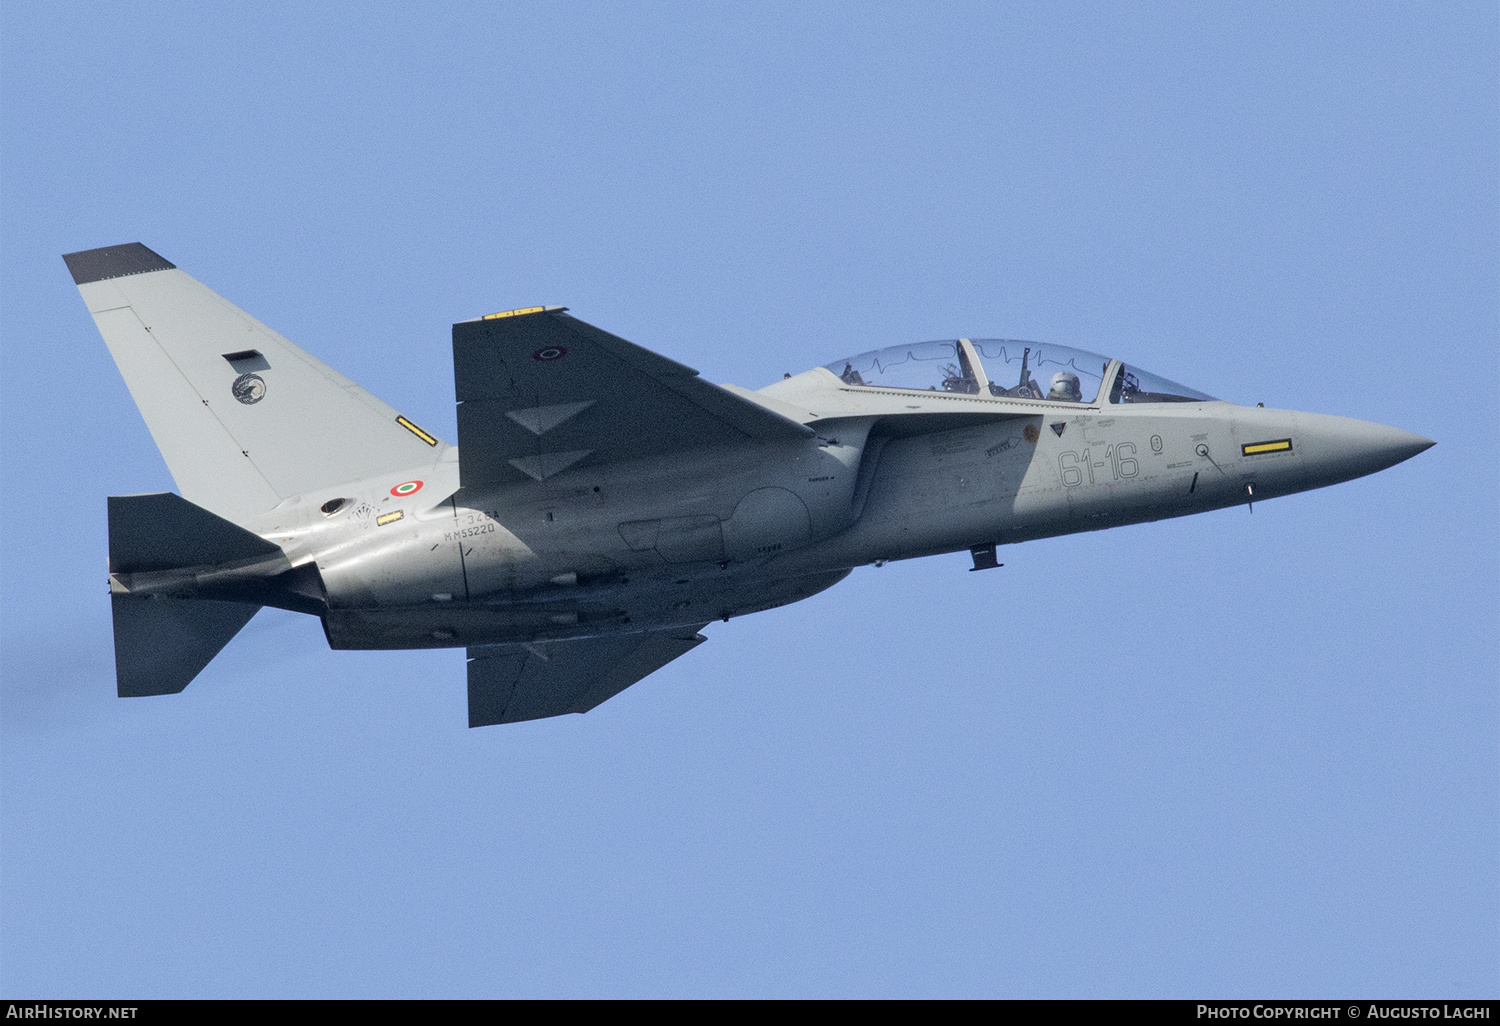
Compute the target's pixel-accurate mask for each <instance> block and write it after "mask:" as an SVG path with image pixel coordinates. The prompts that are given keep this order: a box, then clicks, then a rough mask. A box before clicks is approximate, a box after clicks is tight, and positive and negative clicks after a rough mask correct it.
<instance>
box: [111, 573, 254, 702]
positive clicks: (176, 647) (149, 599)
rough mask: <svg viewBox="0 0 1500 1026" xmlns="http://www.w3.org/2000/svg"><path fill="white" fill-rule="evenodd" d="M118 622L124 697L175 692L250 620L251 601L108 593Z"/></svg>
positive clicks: (118, 671) (118, 677)
mask: <svg viewBox="0 0 1500 1026" xmlns="http://www.w3.org/2000/svg"><path fill="white" fill-rule="evenodd" d="M110 605H111V606H112V610H111V611H112V613H113V614H114V622H115V685H116V687H117V689H118V691H119V695H120V697H121V698H139V697H142V696H145V695H175V694H176V693H177V692H179V691H181V690H182V689H183V688H185V687H187V686H188V685H189V684H190V683H192V680H193V678H194V677H196V676H198V673H199V671H201V670H202V669H203V668H204V667H205V666H207V665H208V664H209V661H210V660H211V659H213V657H214V656H216V655H218V654H219V650H220V649H222V648H223V647H224V646H225V645H227V644H229V640H230V639H231V638H233V637H234V636H235V635H236V634H238V633H239V632H240V628H241V627H243V626H245V624H247V623H249V622H250V618H251V617H252V616H254V615H255V614H256V613H257V612H258V611H259V610H260V606H257V605H252V604H250V603H247V602H215V601H205V600H202V599H187V600H183V599H170V598H159V597H156V596H151V595H120V594H115V595H111V596H110Z"/></svg>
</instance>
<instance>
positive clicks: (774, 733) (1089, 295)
mask: <svg viewBox="0 0 1500 1026" xmlns="http://www.w3.org/2000/svg"><path fill="white" fill-rule="evenodd" d="M3 15H4V17H3V23H0V28H3V32H0V54H3V62H0V132H3V136H0V142H3V146H0V232H3V246H0V290H3V304H0V390H3V392H0V395H3V404H0V431H3V434H0V438H3V453H0V456H3V466H4V472H5V478H6V480H7V481H8V482H9V484H10V488H9V490H8V495H9V500H8V501H6V502H5V503H4V504H3V507H0V508H3V511H4V512H3V518H4V523H3V531H0V573H3V580H0V612H3V616H0V643H3V648H0V741H3V744H0V992H3V993H4V994H6V995H11V996H19V995H28V996H29V995H66V996H93V997H100V996H106V995H108V996H132V997H169V996H529V995H558V996H607V995H624V996H629V995H684V996H691V995H709V996H734V995H771V996H782V995H785V996H798V995H811V996H854V995H872V996H924V995H955V996H970V995H974V996H981V995H982V996H1184V997H1187V996H1202V995H1214V996H1235V995H1244V996H1319V995H1341V994H1342V995H1347V994H1365V995H1371V996H1391V997H1395V996H1451V997H1460V996H1477V995H1491V996H1492V995H1494V993H1495V992H1496V990H1497V983H1500V980H1497V968H1496V967H1497V965H1500V933H1497V923H1500V772H1497V770H1500V758H1497V755H1500V745H1497V738H1500V700H1497V698H1500V696H1497V691H1500V687H1497V685H1500V657H1497V646H1496V641H1495V638H1496V625H1497V616H1496V612H1497V602H1496V597H1497V596H1496V590H1497V582H1500V574H1497V570H1500V552H1497V520H1500V517H1497V508H1500V492H1497V460H1496V443H1497V440H1500V439H1497V423H1500V419H1497V414H1500V409H1497V402H1496V389H1497V386H1500V374H1497V370H1500V366H1497V352H1500V350H1497V340H1500V286H1497V269H1500V198H1497V197H1500V188H1497V186H1500V174H1497V166H1500V159H1497V157H1500V146H1497V139H1500V132H1497V128H1500V125H1497V121H1500V115H1497V111H1500V102H1497V101H1500V95H1497V94H1500V88H1497V81H1500V75H1497V68H1500V61H1497V53H1500V46H1497V43H1500V31H1497V29H1500V20H1497V15H1496V12H1495V10H1494V7H1493V5H1488V4H1443V5H1432V4H1386V5H1378V6H1377V5H1365V4H1320V5H1309V4H1296V3H1287V4H1271V3H1265V4H1256V5H1206V4H1181V5H1161V4H1154V5H1151V4H1137V3H1131V4H1117V5H1108V4H1078V5H1065V4H1046V5H1021V6H1005V5H999V4H973V5H963V4H945V5H933V4H911V5H888V4H855V5H837V4H820V5H795V4H784V5H776V4H737V5H732V6H731V5H724V6H723V7H720V8H717V9H716V8H712V7H708V6H705V5H687V4H679V5H665V4H661V5H609V4H582V3H579V4H558V5H541V4H536V5H454V6H448V7H445V6H440V5H394V4H391V5H368V6H352V5H338V4H327V5H291V4H283V5H277V4H266V5H256V6H255V8H254V10H244V11H238V12H236V11H231V10H230V9H229V8H227V7H225V6H223V5H192V4H161V3H157V4H149V5H145V4H141V5H132V4H68V3H59V4H47V5H27V4H19V3H15V2H11V3H7V4H5V6H4V8H3ZM135 240H139V241H141V242H144V243H145V244H146V245H148V246H150V247H152V248H153V249H156V250H158V251H159V252H161V253H162V254H163V255H164V256H166V257H167V258H168V259H170V260H172V261H174V262H176V263H177V264H179V265H180V266H182V267H183V268H184V269H185V270H186V271H188V273H190V274H192V275H193V276H195V277H197V278H198V279H199V280H201V281H203V282H205V283H206V284H208V285H209V286H210V287H211V288H214V289H216V290H218V291H219V292H221V293H222V294H224V295H225V296H226V297H227V298H228V299H230V300H231V301H232V302H234V303H236V304H238V305H240V306H242V307H244V308H245V309H247V310H249V311H251V312H253V313H254V314H256V315H257V316H258V317H260V318H261V319H262V320H264V321H265V322H267V323H268V324H270V325H272V326H274V327H276V328H277V329H279V330H280V331H282V332H283V333H285V334H286V335H287V336H288V337H290V338H292V339H293V340H294V341H296V342H298V343H299V344H300V345H302V346H303V347H304V348H306V349H308V350H310V351H311V352H313V353H314V354H316V355H317V356H319V357H320V358H322V359H324V360H325V361H326V362H328V363H330V364H332V365H333V366H335V367H337V368H339V369H340V370H341V371H343V372H344V373H346V374H347V375H349V376H350V377H352V378H353V379H355V380H356V381H359V382H360V383H361V384H363V385H364V386H365V387H367V388H369V389H370V390H371V391H373V392H375V393H376V394H377V395H380V396H381V397H382V398H384V399H386V400H387V401H389V402H391V403H393V404H394V405H396V406H398V407H399V408H400V409H402V410H403V411H404V412H407V413H408V414H409V415H411V416H412V417H413V418H414V419H416V420H417V421H418V422H419V423H422V424H423V425H424V426H427V427H429V428H431V429H433V430H437V431H438V432H439V433H441V434H444V435H445V436H446V437H448V438H450V439H451V438H453V437H454V435H455V430H454V423H455V416H454V407H453V386H452V368H451V351H450V339H449V325H450V324H451V323H452V322H454V321H456V320H461V319H465V318H468V317H472V316H476V315H478V314H481V313H484V312H487V311H490V310H496V309H505V308H509V307H517V306H524V305H531V304H535V303H560V304H565V305H567V306H569V307H571V308H572V310H573V311H574V313H575V314H577V315H578V316H580V317H582V318H584V319H585V320H588V321H590V322H592V323H595V324H598V325H600V326H602V327H605V328H608V329H609V330H611V331H614V332H616V333H618V334H620V335H622V336H624V337H626V338H629V339H631V340H632V341H635V342H638V343H640V344H642V345H646V346H648V347H651V348H653V349H656V350H658V351H660V352H663V353H666V354H668V355H670V356H672V357H674V358H676V359H678V360H681V361H683V362H685V363H688V364H689V365H691V366H694V367H697V368H699V369H700V370H702V371H703V373H704V374H705V375H706V376H707V377H708V378H710V379H711V380H714V381H732V382H735V383H738V384H742V385H746V386H750V387H759V386H761V385H764V384H767V383H769V382H770V381H773V380H776V379H778V378H780V376H781V374H782V373H783V372H784V371H793V372H795V371H800V370H803V369H806V368H807V367H810V366H813V365H816V364H822V363H827V362H829V361H831V360H834V359H836V358H838V357H840V356H842V355H846V354H850V353H856V352H860V351H863V350H867V349H872V348H876V347H878V346H884V345H894V344H898V343H903V342H910V341H917V340H921V339H930V338H945V337H954V336H959V335H968V336H976V337H1009V338H1029V339H1038V340H1042V341H1049V342H1055V343H1061V344H1068V345H1075V346H1079V347H1082V348H1085V349H1090V350H1095V351H1099V352H1104V353H1108V354H1111V355H1115V356H1119V357H1122V358H1124V359H1126V360H1129V361H1131V362H1133V363H1136V364H1139V365H1141V366H1144V367H1146V368H1148V369H1150V370H1153V371H1156V372H1158V373H1160V374H1163V375H1165V376H1167V377H1169V378H1173V379H1175V380H1178V381H1182V382H1184V383H1187V384H1189V385H1192V386H1194V387H1196V388H1200V389H1202V390H1204V391H1207V392H1210V393H1213V394H1215V395H1219V396H1223V397H1225V398H1228V399H1232V400H1235V401H1238V402H1244V403H1255V402H1265V403H1266V404H1267V405H1268V406H1280V407H1287V408H1295V409H1307V410H1316V411H1319V412H1325V413H1334V414H1341V415H1345V416H1354V417H1359V418H1362V419H1367V420H1374V421H1380V422H1383V423H1388V424H1393V425H1396V426H1399V427H1402V428H1406V429H1408V430H1412V431H1416V432H1419V433H1421V434H1424V435H1427V436H1428V437H1430V438H1433V439H1435V440H1437V442H1438V445H1437V446H1436V448H1434V449H1432V450H1430V451H1429V452H1427V453H1424V454H1423V455H1421V456H1419V457H1417V458H1416V459H1414V460H1412V461H1410V462H1409V463H1406V464H1403V465H1401V466H1399V467H1396V468H1394V469H1392V470H1388V471H1386V472H1383V473H1381V474H1378V475H1375V476H1373V477H1370V478H1365V479H1362V480H1360V481H1356V482H1352V483H1348V484H1345V485H1340V486H1338V487H1335V488H1332V489H1326V490H1322V491H1318V492H1312V493H1308V494H1304V495H1300V496H1294V497H1290V498H1286V499H1280V500H1276V501H1274V502H1268V503H1264V504H1258V505H1257V506H1256V509H1255V511H1254V513H1253V514H1250V513H1248V512H1246V511H1245V510H1244V509H1237V510H1228V511H1223V512H1219V513H1214V514H1208V515H1202V516H1198V517H1193V518H1187V519H1183V520H1177V521H1168V522H1164V523H1158V524H1152V525H1145V526H1139V527H1132V528H1124V529H1118V530H1113V531H1108V532H1102V533H1098V534H1089V535H1077V536H1072V537H1068V538H1060V539H1053V540H1049V541H1044V542H1035V543H1029V544H1026V545H1023V546H1019V547H1016V548H1012V549H1009V550H1006V551H1004V552H1003V553H1002V554H1001V557H1000V558H1001V559H1002V561H1004V562H1005V563H1006V567H1005V569H1004V570H1001V571H995V572H991V573H985V574H968V573H965V572H964V570H965V568H966V565H967V559H966V557H964V556H961V555H953V556H946V557H937V558H932V559H928V560H922V561H915V562H909V563H898V564H891V565H887V566H885V567H883V568H880V569H875V568H864V569H861V570H857V571H856V572H855V573H854V574H853V576H852V577H850V578H849V580H847V581H846V582H844V583H843V584H841V585H839V586H838V587H837V588H835V589H833V590H832V591H829V592H826V593H824V594H822V595H820V596H817V597H815V598H814V599H811V600H809V601H807V602H804V603H801V604H799V605H796V606H792V607H788V608H784V609H779V610H775V611H772V612H769V613H764V614H758V615H757V616H754V617H748V618H745V619H742V620H736V621H734V622H732V623H730V624H719V625H715V626H713V627H710V628H709V629H708V631H707V632H706V633H707V634H708V636H709V639H710V640H709V642H708V643H707V644H706V645H703V646H701V647H700V648H699V649H697V650H696V651H694V652H693V653H691V654H690V655H689V656H687V657H685V658H683V659H682V660H680V661H678V662H676V663H673V664H671V665H670V666H668V667H667V668H666V669H664V670H662V671H661V672H660V673H658V674H657V675H655V676H653V677H651V678H649V679H648V680H647V681H645V682H643V683H641V684H640V685H637V686H636V687H634V688H632V689H630V690H629V691H627V692H625V693H624V694H622V695H621V696H620V697H619V698H617V699H615V700H613V701H611V702H609V703H608V704H606V705H604V706H602V707H600V708H599V709H598V710H596V711H595V712H593V713H591V714H589V715H588V716H584V717H566V718H562V719H556V720H548V721H541V722H537V723H531V724H523V725H517V726H511V727H496V728H485V729H480V730H469V729H468V728H467V727H466V726H465V714H464V689H463V659H462V653H461V652H458V651H452V652H423V653H347V652H344V653H335V652H330V651H328V649H327V646H326V643H325V641H324V638H323V635H322V631H321V630H320V628H319V626H318V624H317V622H316V621H314V620H312V619H310V618H307V617H300V616H297V615H295V614H291V613H283V612H278V611H275V610H267V611H264V612H262V613H261V614H260V615H258V616H257V617H256V619H255V620H254V621H252V622H251V624H250V625H249V627H247V628H246V630H245V631H244V632H243V633H242V634H241V635H240V637H239V638H237V639H236V640H235V641H234V642H233V643H232V644H231V645H230V646H229V647H228V648H227V649H226V650H225V651H224V652H223V653H222V654H221V656H220V657H219V658H218V659H217V660H216V661H215V662H214V663H213V664H212V665H211V666H210V667H209V668H208V669H207V670H206V671H205V672H204V673H203V675H202V676H200V677H199V678H198V680H197V681H196V682H195V683H194V684H193V685H192V686H191V687H190V688H189V689H188V690H187V691H186V692H184V693H183V694H182V695H180V696H176V697H171V698H162V699H152V700H131V701H122V700H119V699H116V698H115V697H114V682H113V666H112V648H111V637H110V622H109V608H108V602H107V596H106V589H105V585H104V579H105V573H106V563H105V552H106V547H105V519H104V497H105V496H106V495H109V494H119V493H131V492H144V491H156V490H167V489H171V488H172V482H171V479H170V477H169V476H168V475H167V472H166V469H165V466H164V465H163V463H162V462H161V459H160V457H159V456H158V455H157V453H156V450H155V448H154V446H153V445H152V443H151V440H150V437H149V435H148V434H147V432H146V430H145V427H144V424H143V423H142V422H141V420H140V418H139V416H138V415H137V413H136V412H135V409H134V407H133V405H132V403H131V401H130V398H129V395H128V393H127V392H126V390H125V388H124V385H123V383H122V382H121V381H120V379H119V377H118V375H117V373H116V372H115V369H114V367H113V365H112V364H111V362H110V360H109V356H108V353H107V351H106V350H105V348H104V346H103V343H102V342H101V340H100V339H99V336H98V333H97V332H96V330H95V329H94V327H93V324H92V322H91V321H90V319H89V317H88V315H87V313H86V311H85V310H84V308H83V305H82V302H81V301H80V300H79V298H78V295H77V292H76V290H75V289H74V287H73V285H72V283H71V281H70V279H69V277H68V275H67V273H66V270H65V268H64V266H63V264H62V261H61V260H60V259H59V254H61V253H64V252H70V251H73V250H78V249H85V248H90V247H94V246H102V245H108V244H112V243H118V242H127V241H135Z"/></svg>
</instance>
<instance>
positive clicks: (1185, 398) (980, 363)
mask: <svg viewBox="0 0 1500 1026" xmlns="http://www.w3.org/2000/svg"><path fill="white" fill-rule="evenodd" d="M826 366H827V368H828V370H830V371H832V372H833V373H834V374H837V375H838V376H839V378H840V379H841V380H842V381H843V382H844V384H846V385H855V386H864V387H866V388H901V389H909V390H914V391H919V392H950V393H956V394H960V395H974V396H980V395H989V396H993V397H995V398H1009V399H1041V400H1045V401H1049V402H1062V403H1092V402H1096V401H1098V399H1099V398H1100V389H1101V388H1102V387H1104V385H1105V382H1106V381H1108V382H1109V386H1108V387H1109V401H1110V402H1112V403H1191V402H1209V401H1212V400H1213V396H1211V395H1207V394H1205V393H1203V392H1199V391H1198V390H1197V389H1193V388H1188V387H1187V386H1186V385H1179V384H1177V383H1176V382H1174V381H1168V380H1167V379H1166V378H1163V377H1159V376H1158V375H1155V374H1152V373H1150V372H1148V371H1143V370H1141V369H1140V368H1138V367H1132V366H1129V365H1128V364H1122V363H1119V362H1118V361H1115V360H1111V359H1110V358H1109V357H1107V356H1100V355H1098V354H1097V353H1089V352H1085V351H1084V350H1082V349H1073V348H1071V347H1069V346H1054V345H1046V344H1044V343H1041V342H1019V341H1015V340H1010V339H998V338H975V339H953V340H951V341H941V342H917V343H915V344H914V345H906V346H891V347H890V348H888V349H877V350H874V351H873V352H869V353H861V354H859V355H858V356H851V357H849V358H847V359H844V360H836V361H834V362H833V363H830V364H827V365H826Z"/></svg>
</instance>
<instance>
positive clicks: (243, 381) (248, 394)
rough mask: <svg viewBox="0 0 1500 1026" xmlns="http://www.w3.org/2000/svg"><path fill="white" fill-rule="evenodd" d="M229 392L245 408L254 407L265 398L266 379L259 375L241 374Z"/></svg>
mask: <svg viewBox="0 0 1500 1026" xmlns="http://www.w3.org/2000/svg"><path fill="white" fill-rule="evenodd" d="M229 390H230V391H231V392H233V393H234V397H235V398H236V399H238V400H239V401H240V402H242V403H244V404H245V405H246V406H254V405H255V404H256V403H258V402H260V401H261V400H262V399H264V398H265V397H266V379H265V378H263V377H261V376H260V375H259V374H241V375H240V376H239V377H237V378H235V379H234V384H232V385H230V386H229Z"/></svg>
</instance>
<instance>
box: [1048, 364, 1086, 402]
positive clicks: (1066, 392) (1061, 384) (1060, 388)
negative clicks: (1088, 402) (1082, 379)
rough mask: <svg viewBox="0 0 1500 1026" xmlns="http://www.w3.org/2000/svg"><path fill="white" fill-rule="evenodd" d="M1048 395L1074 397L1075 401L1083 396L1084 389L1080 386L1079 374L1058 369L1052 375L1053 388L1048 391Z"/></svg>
mask: <svg viewBox="0 0 1500 1026" xmlns="http://www.w3.org/2000/svg"><path fill="white" fill-rule="evenodd" d="M1047 395H1048V397H1049V398H1050V397H1052V396H1057V397H1059V398H1066V399H1072V400H1074V401H1075V402H1076V401H1077V400H1079V399H1081V398H1082V397H1083V390H1082V389H1081V388H1079V387H1078V375H1077V374H1074V373H1073V372H1072V371H1058V372H1057V373H1056V374H1054V375H1052V390H1051V391H1050V392H1048V393H1047Z"/></svg>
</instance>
